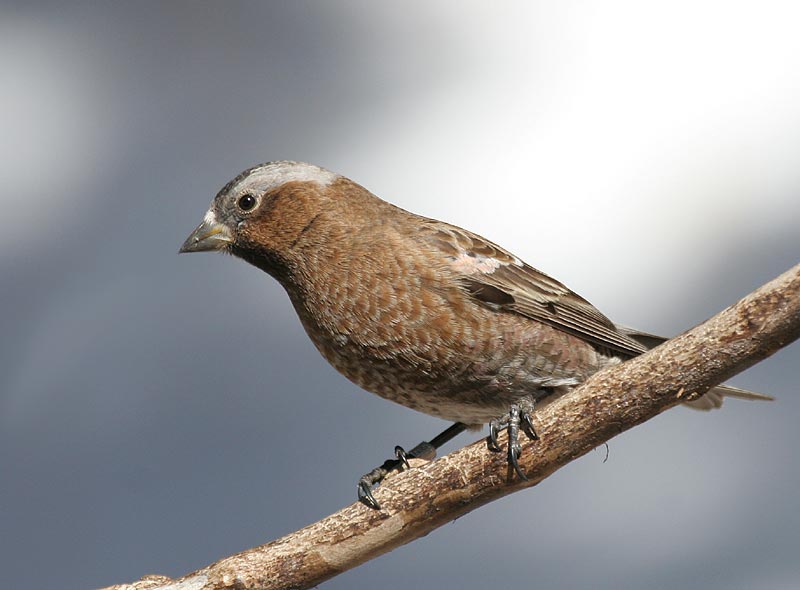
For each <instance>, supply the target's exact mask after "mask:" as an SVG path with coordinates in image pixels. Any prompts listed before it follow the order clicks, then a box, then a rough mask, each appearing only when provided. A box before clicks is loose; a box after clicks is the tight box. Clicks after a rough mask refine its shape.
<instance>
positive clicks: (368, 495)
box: [358, 442, 436, 510]
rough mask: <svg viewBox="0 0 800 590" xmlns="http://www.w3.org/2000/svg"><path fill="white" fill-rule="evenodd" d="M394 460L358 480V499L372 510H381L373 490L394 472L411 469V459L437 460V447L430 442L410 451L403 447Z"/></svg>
mask: <svg viewBox="0 0 800 590" xmlns="http://www.w3.org/2000/svg"><path fill="white" fill-rule="evenodd" d="M394 455H395V458H394V459H387V460H386V461H384V462H383V465H381V466H380V467H376V468H375V469H373V470H372V471H370V472H369V473H366V474H364V475H362V476H361V479H359V480H358V499H359V501H360V502H363V503H364V504H366V505H367V506H369V507H370V508H374V509H375V510H380V509H381V505H380V504H379V503H378V501H377V500H376V499H375V496H373V495H372V488H373V487H375V486H377V485H378V484H380V483H381V482H382V481H383V480H384V479H385V478H386V476H387V475H389V474H390V473H391V472H392V471H405V470H406V469H410V468H411V465H410V464H409V462H408V460H409V459H425V460H426V461H432V460H433V459H435V458H436V447H434V446H433V445H431V444H430V443H428V442H421V443H419V444H418V445H417V446H416V447H414V448H413V449H411V450H410V451H406V450H405V449H403V447H401V446H396V447H395V448H394Z"/></svg>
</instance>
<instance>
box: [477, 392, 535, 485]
mask: <svg viewBox="0 0 800 590" xmlns="http://www.w3.org/2000/svg"><path fill="white" fill-rule="evenodd" d="M532 412H533V402H524V403H519V404H511V407H510V408H509V410H508V414H505V415H504V416H502V417H500V418H496V419H495V420H492V421H491V422H489V437H488V438H487V440H486V444H487V446H488V447H489V450H490V451H495V452H500V451H502V449H501V448H500V445H499V444H498V443H497V433H498V432H500V431H501V430H508V464H509V465H511V467H513V468H514V471H516V472H517V475H518V476H519V478H520V479H521V480H523V481H527V480H528V476H526V475H525V472H524V471H522V468H521V467H520V466H519V462H518V459H519V455H520V453H521V452H522V446H521V445H520V444H519V430H520V428H522V430H523V432H525V434H526V435H527V436H528V438H529V439H531V440H538V439H539V436H538V435H537V434H536V430H534V428H533V421H532V420H531V413H532Z"/></svg>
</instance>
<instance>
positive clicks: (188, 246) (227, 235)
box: [178, 211, 233, 253]
mask: <svg viewBox="0 0 800 590" xmlns="http://www.w3.org/2000/svg"><path fill="white" fill-rule="evenodd" d="M232 242H233V235H232V234H231V230H230V229H228V226H226V225H225V224H223V223H220V222H219V221H217V217H216V216H215V215H214V212H213V211H209V212H208V213H206V216H205V218H204V219H203V223H201V224H200V225H198V226H197V228H196V229H195V230H194V231H193V232H192V233H191V235H190V236H189V237H188V238H186V241H185V242H184V243H183V246H181V249H180V250H178V252H179V253H183V252H208V251H210V250H224V249H225V248H226V247H227V246H228V245H230V244H231V243H232Z"/></svg>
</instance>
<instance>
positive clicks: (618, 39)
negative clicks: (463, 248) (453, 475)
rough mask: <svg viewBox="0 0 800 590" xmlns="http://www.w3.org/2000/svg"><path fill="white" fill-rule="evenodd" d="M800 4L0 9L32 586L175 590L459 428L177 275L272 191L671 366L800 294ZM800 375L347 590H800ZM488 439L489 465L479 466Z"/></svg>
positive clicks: (450, 535)
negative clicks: (389, 231)
mask: <svg viewBox="0 0 800 590" xmlns="http://www.w3.org/2000/svg"><path fill="white" fill-rule="evenodd" d="M798 22H800V8H798V6H797V4H796V3H793V2H783V3H781V2H768V1H767V2H764V1H760V2H722V1H719V2H695V1H693V2H670V3H667V4H664V5H661V6H659V7H656V6H654V5H652V4H650V3H641V2H634V1H628V2H624V1H611V2H603V3H589V2H569V1H565V2H558V3H555V2H538V1H537V2H496V3H491V4H489V3H485V2H471V1H463V0H462V1H458V2H456V1H443V2H421V1H415V0H412V1H409V0H407V1H405V2H402V3H376V2H370V1H366V0H365V1H360V2H357V1H344V2H336V3H332V2H330V3H324V2H304V1H300V2H236V1H229V2H216V3H211V2H188V1H185V2H180V1H177V2H175V1H173V2H136V3H114V4H110V3H109V4H106V3H99V2H79V1H78V2H68V3H65V2H45V1H41V0H39V1H30V2H24V3H23V2H13V1H12V2H9V1H8V0H6V1H5V2H2V4H0V71H2V76H0V117H2V122H1V123H0V125H1V126H2V132H0V156H1V157H0V182H1V183H2V190H1V191H0V199H1V201H0V203H1V204H2V210H3V212H4V213H3V215H2V218H3V224H2V226H3V229H2V231H0V300H1V302H2V305H0V323H1V324H2V339H0V562H2V564H0V565H1V566H2V567H1V569H2V571H3V572H4V574H3V575H4V581H3V583H4V585H5V586H6V587H8V588H15V587H30V588H39V589H48V588H59V589H61V590H64V589H67V590H69V589H79V588H94V587H98V586H105V585H108V584H112V583H118V582H123V581H130V580H133V579H137V578H139V577H140V576H141V575H143V574H147V573H159V574H165V575H170V576H178V575H181V574H184V573H187V572H189V571H191V570H193V569H196V568H199V567H202V566H204V565H206V564H208V563H210V562H212V561H214V560H216V559H218V558H220V557H223V556H226V555H229V554H231V553H233V552H236V551H239V550H243V549H246V548H249V547H251V546H254V545H257V544H261V543H265V542H267V541H270V540H272V539H274V538H277V537H279V536H281V535H284V534H286V533H289V532H292V531H294V530H296V529H298V528H300V527H302V526H304V525H306V524H308V523H311V522H313V521H315V520H317V519H319V518H321V517H323V516H325V515H327V514H329V513H331V512H333V511H335V510H337V509H339V508H340V507H342V506H344V505H346V504H349V503H350V502H352V501H353V500H354V498H355V492H356V486H355V483H356V480H357V478H358V477H359V476H360V475H361V474H362V473H364V472H365V471H367V470H369V469H371V468H372V467H374V466H375V465H378V464H379V463H381V462H382V461H383V460H384V459H386V458H388V457H389V456H390V454H391V452H392V449H393V447H394V445H395V444H402V445H405V446H407V447H410V446H412V445H413V444H415V443H417V442H419V441H420V440H422V439H427V438H430V437H431V436H432V435H433V434H434V433H437V432H438V431H439V430H441V429H442V428H443V427H444V426H446V424H445V423H443V422H441V421H439V420H436V419H434V418H430V417H427V416H424V415H422V414H417V413H415V412H413V411H411V410H407V409H404V408H402V407H400V406H396V405H394V404H391V403H389V402H386V401H383V400H381V399H379V398H377V397H374V396H372V395H370V394H367V393H365V392H363V391H361V390H359V389H358V388H357V387H355V386H354V385H352V384H350V383H349V382H347V381H346V380H345V379H344V378H343V377H341V376H339V375H338V374H337V373H335V372H334V370H333V369H331V368H330V367H329V366H328V365H327V364H326V363H325V362H324V361H323V359H322V358H321V357H320V356H319V355H318V354H317V352H316V351H315V350H314V348H313V346H312V345H311V343H310V342H309V340H308V339H307V338H306V336H305V334H304V333H303V331H302V328H301V326H300V323H299V321H298V320H297V318H296V317H295V314H294V311H293V310H292V308H291V306H290V304H289V301H288V299H287V297H286V296H285V294H284V293H283V291H282V290H281V288H280V287H279V285H278V284H277V283H275V282H274V281H273V280H272V279H270V278H269V277H268V276H266V275H264V274H263V273H261V272H259V271H257V270H256V269H254V268H252V267H249V266H247V265H246V264H244V263H243V262H241V261H237V260H234V259H230V258H225V257H222V256H214V255H202V256H201V255H192V256H178V255H177V250H178V247H179V246H180V244H181V242H182V241H183V240H184V238H185V237H186V236H187V235H188V233H189V232H190V231H191V230H192V229H193V228H194V227H195V225H196V224H197V223H198V222H199V221H200V219H201V217H202V215H203V213H204V212H205V210H206V207H207V206H208V203H209V202H210V200H211V199H212V197H213V196H214V194H215V193H216V191H217V190H219V188H220V187H221V186H222V185H224V184H225V183H226V182H227V181H228V180H229V179H230V178H231V177H233V176H234V175H236V174H237V173H238V172H240V171H241V170H242V169H244V168H246V167H249V166H251V165H253V164H256V163H259V162H264V161H268V160H274V159H297V160H304V161H309V162H313V163H316V164H319V165H322V166H325V167H327V168H330V169H332V170H335V171H338V172H340V173H342V174H344V175H346V176H348V177H350V178H352V179H354V180H356V181H357V182H359V183H361V184H363V185H364V186H366V187H367V188H369V189H371V190H372V191H373V192H374V193H376V194H377V195H379V196H381V197H383V198H385V199H387V200H389V201H391V202H393V203H395V204H397V205H399V206H401V207H404V208H406V209H410V210H412V211H415V212H418V213H421V214H425V215H428V216H431V217H437V218H441V219H445V220H448V221H450V222H453V223H456V224H458V225H461V226H464V227H467V228H469V229H472V230H473V231H476V232H478V233H480V234H482V235H484V236H486V237H488V238H490V239H493V240H495V241H498V242H500V243H502V244H503V245H504V246H505V247H507V248H509V249H510V250H511V251H513V252H514V253H516V254H517V255H518V256H520V257H521V258H523V259H525V260H526V261H528V262H530V263H531V264H533V265H534V266H536V267H538V268H540V269H542V270H544V271H545V272H547V273H550V274H552V275H554V276H556V277H558V278H559V279H561V280H563V281H564V282H566V283H567V284H568V285H569V286H570V287H572V288H573V289H575V290H576V291H578V292H579V293H580V294H582V295H583V296H585V297H586V298H588V299H589V300H590V301H592V302H593V303H594V304H595V305H597V306H598V307H599V308H600V309H601V310H603V311H604V312H605V313H606V314H607V315H609V316H610V317H611V318H613V319H615V320H616V321H618V322H621V323H625V324H628V325H633V326H636V327H638V328H640V329H643V330H648V331H651V332H656V333H663V334H665V335H674V334H676V333H679V332H682V331H683V330H685V329H687V328H689V327H691V326H693V325H695V324H697V323H698V322H700V321H702V320H704V319H705V318H707V317H709V316H711V315H713V314H714V313H716V312H718V311H720V310H721V309H723V308H724V307H726V306H728V305H729V304H731V303H734V302H735V301H737V300H738V299H739V298H741V297H742V296H744V295H746V294H747V293H749V292H750V291H752V290H753V289H754V288H755V287H757V286H759V285H761V284H762V283H764V282H766V281H768V280H770V279H772V278H773V277H774V276H776V275H778V274H779V273H781V272H783V271H784V270H786V269H787V268H789V267H790V266H792V265H794V264H796V263H797V262H798V258H800V257H799V256H798V254H800V234H799V233H798V217H799V216H800V165H799V164H800V35H798V34H797V23H798ZM798 366H800V346H798V345H797V344H794V345H792V346H790V347H789V348H788V349H786V350H783V351H781V352H779V353H778V354H776V355H775V356H774V357H772V358H771V359H768V360H766V361H765V362H762V363H761V364H759V365H757V366H755V367H753V368H752V369H750V370H749V371H747V372H746V373H743V374H742V375H740V376H738V377H737V378H736V379H735V380H734V381H733V383H734V384H736V385H738V386H741V387H746V388H751V389H755V390H758V391H764V392H769V393H771V394H773V395H775V396H776V397H777V401H776V402H774V403H771V404H755V403H746V402H737V401H735V400H734V401H729V402H728V403H727V404H726V406H725V408H724V409H723V410H722V411H718V412H713V413H708V414H705V413H699V412H693V411H691V410H686V409H683V408H678V409H675V410H673V411H670V412H668V413H666V414H664V415H662V416H660V417H658V418H657V419H655V420H652V421H650V422H648V423H646V424H644V425H642V426H640V427H638V428H635V429H633V430H632V431H629V432H626V433H624V434H622V435H621V436H619V437H617V438H616V439H614V440H612V441H611V442H610V443H609V447H610V457H609V459H608V461H607V462H605V463H604V462H603V459H604V457H605V451H604V450H603V449H599V450H598V451H596V452H593V453H590V454H589V455H587V456H586V457H584V458H582V459H580V460H578V461H576V462H574V463H572V464H570V465H569V466H568V467H566V468H565V469H563V470H562V471H560V472H558V473H556V474H555V475H554V476H553V477H551V478H550V479H548V480H546V481H545V482H543V483H542V484H541V485H539V486H537V487H535V488H533V489H531V490H528V491H525V492H522V493H519V494H515V495H514V496H512V497H509V498H506V499H504V500H500V501H498V502H494V503H493V504H491V505H489V506H487V507H485V508H482V509H480V510H478V511H476V512H473V513H472V514H469V515H468V516H465V517H463V518H461V519H459V520H458V521H457V522H455V523H452V524H450V525H447V526H445V527H443V528H441V529H440V530H437V531H435V532H433V533H432V534H430V535H429V536H427V537H425V538H423V539H420V540H418V541H416V542H414V543H412V544H410V545H408V546H405V547H402V548H400V549H397V550H396V551H393V552H392V553H390V554H388V555H385V556H383V557H380V558H378V559H375V560H373V561H371V562H369V563H367V564H365V565H363V566H361V567H359V568H357V569H355V570H353V571H350V572H347V573H345V574H342V575H341V576H339V577H337V578H335V579H333V580H331V581H329V582H326V583H325V584H323V586H324V588H327V589H330V590H335V589H345V588H367V587H380V588H383V589H387V590H391V589H406V588H410V587H412V588H413V587H417V588H442V587H452V588H463V589H465V590H470V589H485V588H487V587H493V586H497V587H512V586H516V585H525V586H531V587H536V588H556V589H557V588H576V587H591V588H609V589H619V588H676V587H680V588H685V589H693V588H697V589H701V588H702V589H704V590H712V589H717V588H725V589H732V588H755V587H757V588H762V589H789V588H792V589H794V588H797V587H799V586H800V562H798V559H797V556H798V548H799V547H800V495H798V493H797V490H798V488H800V464H798V461H797V457H796V450H797V448H798V446H800V434H798V428H797V422H798V418H800V396H798V391H797V389H798V386H797V380H798ZM478 437H479V435H478V434H475V433H473V434H471V435H462V436H461V437H459V439H457V441H456V442H455V443H454V444H451V445H450V446H449V447H448V448H449V449H452V448H454V445H456V446H461V445H463V444H466V443H468V442H470V441H472V440H475V439H477V438H478Z"/></svg>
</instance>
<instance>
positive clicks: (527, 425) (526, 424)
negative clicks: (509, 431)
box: [519, 411, 539, 440]
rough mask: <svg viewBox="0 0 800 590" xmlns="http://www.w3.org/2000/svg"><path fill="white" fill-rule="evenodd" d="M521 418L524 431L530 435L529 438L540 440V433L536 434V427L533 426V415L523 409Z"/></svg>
mask: <svg viewBox="0 0 800 590" xmlns="http://www.w3.org/2000/svg"><path fill="white" fill-rule="evenodd" d="M519 418H520V426H521V427H522V431H523V432H524V433H525V434H526V435H528V438H529V439H531V440H539V435H538V434H536V429H535V428H534V427H533V420H531V415H530V414H529V413H528V412H525V411H523V412H522V413H521V414H520V417H519Z"/></svg>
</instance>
